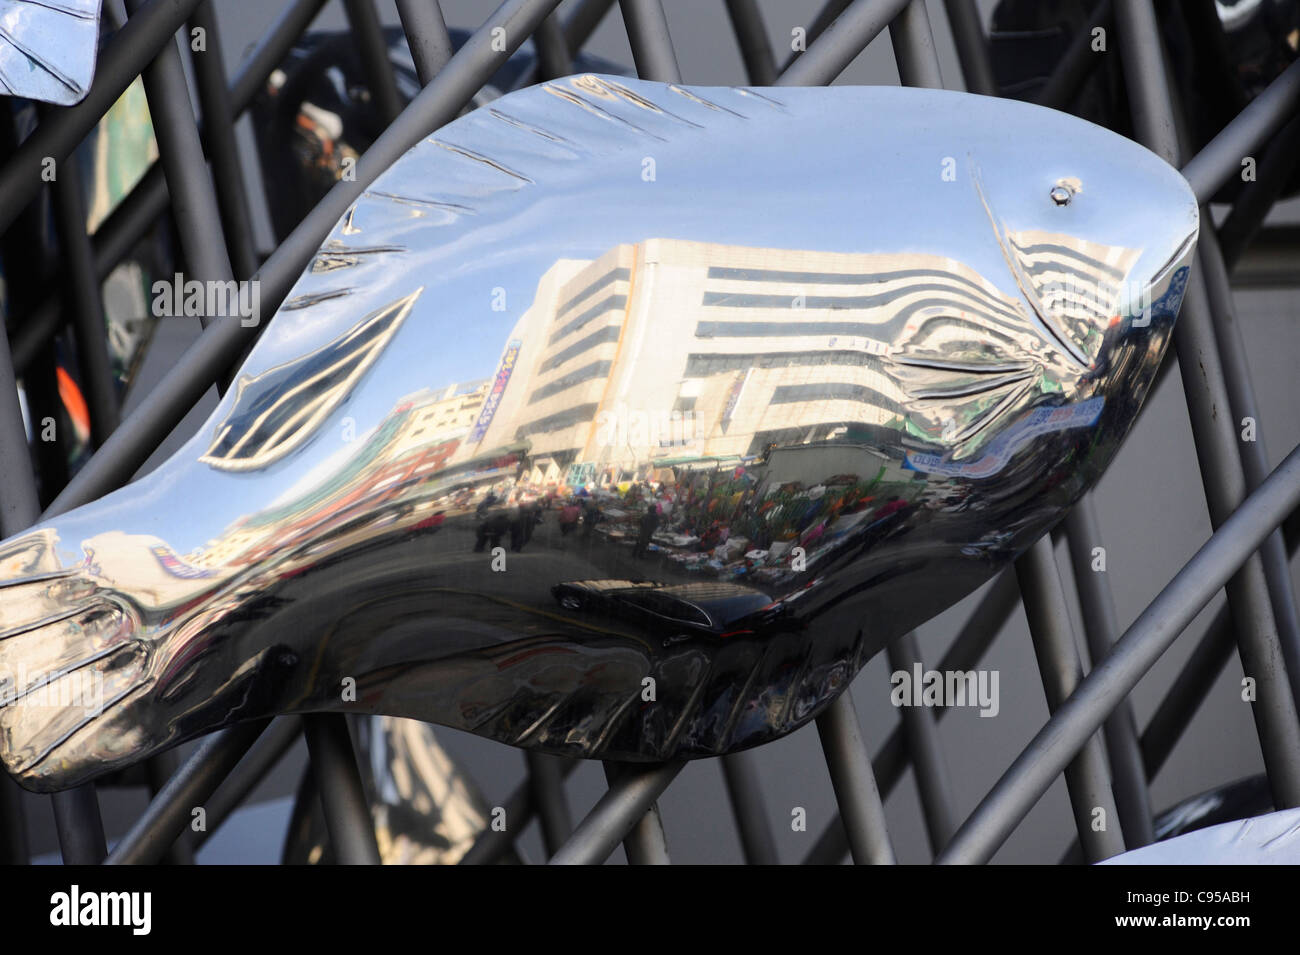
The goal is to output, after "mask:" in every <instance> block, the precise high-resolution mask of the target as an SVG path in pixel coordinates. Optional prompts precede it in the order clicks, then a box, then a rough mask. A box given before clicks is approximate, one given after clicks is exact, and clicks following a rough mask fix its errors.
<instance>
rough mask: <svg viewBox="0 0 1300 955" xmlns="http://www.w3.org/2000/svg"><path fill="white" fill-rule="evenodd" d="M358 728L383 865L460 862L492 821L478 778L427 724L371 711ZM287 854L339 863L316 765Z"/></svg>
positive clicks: (296, 859) (301, 860) (301, 794)
mask: <svg viewBox="0 0 1300 955" xmlns="http://www.w3.org/2000/svg"><path fill="white" fill-rule="evenodd" d="M356 730H357V740H356V744H357V762H358V763H359V766H360V769H361V780H362V783H363V784H364V785H365V789H366V797H367V799H368V801H369V803H370V813H371V816H372V818H373V819H374V824H375V841H376V842H377V843H378V845H379V855H380V858H381V859H382V860H383V863H384V865H455V864H456V863H458V862H459V861H460V860H461V857H462V856H464V855H465V853H466V852H468V851H469V849H470V847H471V846H472V845H473V844H474V840H475V839H477V838H478V836H479V834H480V833H481V832H482V831H483V830H484V829H486V828H487V826H488V825H489V823H490V822H491V809H490V807H489V806H488V804H487V802H486V800H484V799H483V796H482V795H481V794H480V793H479V791H478V787H477V786H475V785H474V781H473V780H472V779H471V778H470V777H469V776H468V775H466V773H465V772H464V771H463V770H462V769H461V768H460V766H458V765H457V764H456V762H455V761H454V760H453V759H452V758H451V756H450V755H449V754H448V753H447V751H446V750H445V749H443V748H442V745H441V744H440V743H439V742H438V738H437V736H436V735H435V733H434V731H433V728H432V727H431V726H429V725H428V724H427V723H421V722H419V721H417V720H405V719H397V718H395V717H391V716H369V717H363V718H361V719H358V720H357V722H356ZM283 855H284V858H283V861H284V862H285V864H286V865H321V864H328V863H330V862H333V861H334V852H333V847H332V846H331V845H330V839H329V830H328V828H327V827H326V825H325V818H324V816H323V815H322V814H321V808H320V801H319V798H318V797H317V796H316V789H315V785H314V783H313V777H312V772H311V769H310V767H309V768H308V769H307V771H306V773H305V775H304V778H303V785H302V787H301V788H300V789H299V791H298V798H297V800H296V802H295V803H294V808H293V817H292V820H291V822H290V824H289V831H288V833H287V835H286V838H285V845H284V854H283ZM516 858H517V857H516Z"/></svg>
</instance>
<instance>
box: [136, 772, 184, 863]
mask: <svg viewBox="0 0 1300 955" xmlns="http://www.w3.org/2000/svg"><path fill="white" fill-rule="evenodd" d="M180 767H181V756H180V753H178V752H177V751H176V750H175V749H168V750H164V751H163V752H161V753H155V754H154V755H153V756H150V757H149V758H148V759H146V760H145V761H144V774H145V781H146V783H147V784H148V787H149V799H150V800H151V801H152V800H153V799H154V798H156V797H157V795H158V794H159V793H160V792H162V791H163V787H165V786H166V785H167V781H168V780H169V779H171V778H172V777H173V776H175V775H176V772H177V771H178V770H179V769H180ZM190 835H191V833H189V832H187V831H186V830H184V829H182V830H181V831H180V833H178V834H177V836H176V839H175V840H174V841H173V842H172V844H171V845H170V846H168V847H167V851H166V852H164V853H163V855H162V857H161V858H159V859H157V860H155V861H156V862H157V863H158V864H160V865H194V846H193V844H192V843H191V841H190Z"/></svg>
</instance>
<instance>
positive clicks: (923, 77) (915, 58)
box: [889, 0, 943, 90]
mask: <svg viewBox="0 0 1300 955" xmlns="http://www.w3.org/2000/svg"><path fill="white" fill-rule="evenodd" d="M889 42H890V45H891V46H893V48H894V60H895V62H896V63H897V64H898V78H899V80H900V81H901V82H902V84H903V85H904V86H918V87H921V88H922V89H930V90H941V89H943V76H942V75H941V74H940V72H939V54H938V53H937V52H936V51H935V48H934V31H933V30H931V29H930V14H929V13H927V12H926V9H925V0H911V2H910V3H909V4H907V6H905V7H903V9H902V10H900V11H899V13H898V16H896V17H895V18H894V20H893V22H891V23H890V24H889Z"/></svg>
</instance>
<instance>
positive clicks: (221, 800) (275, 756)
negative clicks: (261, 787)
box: [194, 716, 302, 850]
mask: <svg viewBox="0 0 1300 955" xmlns="http://www.w3.org/2000/svg"><path fill="white" fill-rule="evenodd" d="M301 738H302V718H301V717H298V716H277V717H276V718H275V719H274V720H272V721H271V725H270V726H269V727H267V729H266V731H265V732H263V733H262V734H261V735H260V736H259V737H258V738H257V740H256V742H254V743H253V745H252V746H250V747H249V748H248V751H247V752H245V753H244V756H243V758H242V759H240V761H239V762H238V763H236V764H235V768H234V769H232V770H231V771H230V773H229V774H228V775H227V776H226V778H225V780H224V781H223V782H222V783H221V785H219V786H218V787H217V789H216V791H215V792H214V793H213V794H212V795H211V796H209V797H208V799H207V801H206V802H204V804H203V811H204V815H205V820H204V821H205V823H206V826H205V827H204V828H203V829H202V830H200V831H199V832H196V833H195V834H194V848H195V849H196V850H197V849H198V848H199V847H201V846H202V845H203V844H204V843H205V842H207V841H208V840H209V839H210V838H212V836H213V834H214V833H215V832H216V831H217V830H218V829H220V828H221V824H222V823H224V822H225V821H226V820H227V819H229V818H230V816H231V814H232V813H234V811H235V810H236V809H237V808H239V806H240V804H241V803H242V802H243V801H244V799H245V798H247V797H248V795H249V794H250V793H252V791H253V790H254V789H255V788H256V787H257V785H258V783H260V782H261V781H262V780H263V779H265V778H266V774H267V773H269V772H270V771H271V770H272V769H274V768H275V766H276V764H277V763H279V762H280V760H281V759H282V758H283V757H284V754H285V753H287V752H288V751H289V749H290V748H291V747H292V746H293V745H294V744H295V743H296V742H298V740H299V739H301Z"/></svg>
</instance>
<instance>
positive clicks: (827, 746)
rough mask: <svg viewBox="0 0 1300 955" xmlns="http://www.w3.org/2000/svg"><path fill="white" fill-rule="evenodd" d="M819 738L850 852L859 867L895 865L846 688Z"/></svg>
mask: <svg viewBox="0 0 1300 955" xmlns="http://www.w3.org/2000/svg"><path fill="white" fill-rule="evenodd" d="M817 735H818V736H819V737H820V739H821V742H822V752H823V753H824V755H825V756H826V769H827V771H828V772H829V773H830V776H831V786H832V787H833V788H834V790H835V801H836V803H838V804H839V807H840V818H841V819H843V820H844V831H845V832H846V833H847V834H848V839H849V853H850V854H851V855H852V856H853V861H854V863H855V864H857V865H892V864H893V863H894V861H895V859H894V846H893V844H892V843H891V842H890V840H889V827H888V825H887V824H886V822H885V806H884V803H883V802H882V801H881V797H880V790H879V789H877V788H876V777H875V774H874V773H873V772H872V770H871V759H870V757H869V756H868V755H867V748H866V743H864V742H863V740H862V728H861V726H860V725H859V724H858V712H857V710H856V709H855V708H854V706H853V698H852V697H851V696H850V695H849V689H848V688H847V687H846V688H845V690H844V692H842V693H841V694H840V695H839V696H838V697H836V698H835V702H833V703H832V704H831V705H830V706H828V707H827V708H826V709H825V710H824V711H823V712H822V715H821V716H819V717H817Z"/></svg>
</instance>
